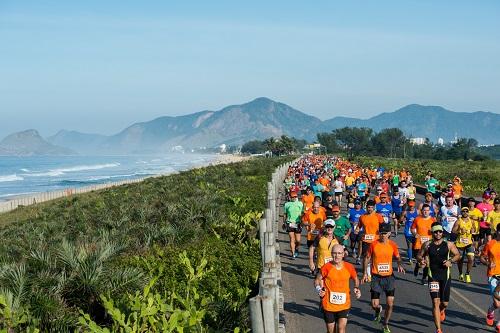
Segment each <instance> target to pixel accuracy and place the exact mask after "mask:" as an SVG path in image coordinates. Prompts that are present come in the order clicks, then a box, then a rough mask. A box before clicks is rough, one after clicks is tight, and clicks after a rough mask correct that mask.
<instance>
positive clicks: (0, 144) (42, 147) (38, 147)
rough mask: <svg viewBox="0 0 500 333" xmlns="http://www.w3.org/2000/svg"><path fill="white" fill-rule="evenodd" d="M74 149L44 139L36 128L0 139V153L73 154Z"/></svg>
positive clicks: (22, 154) (25, 154) (24, 154)
mask: <svg viewBox="0 0 500 333" xmlns="http://www.w3.org/2000/svg"><path fill="white" fill-rule="evenodd" d="M73 154H75V152H74V151H72V150H71V149H68V148H64V147H59V146H56V145H53V144H51V143H49V142H47V141H45V140H44V139H43V138H42V137H41V136H40V134H39V133H38V132H37V131H36V130H33V129H31V130H26V131H22V132H17V133H13V134H11V135H9V136H7V137H5V138H4V139H3V140H2V141H0V155H19V156H29V155H73Z"/></svg>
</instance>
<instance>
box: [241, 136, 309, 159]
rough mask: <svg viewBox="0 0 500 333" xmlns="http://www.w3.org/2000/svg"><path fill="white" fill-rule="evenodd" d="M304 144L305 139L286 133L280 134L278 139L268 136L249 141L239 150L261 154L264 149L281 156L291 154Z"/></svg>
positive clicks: (299, 149) (300, 148)
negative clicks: (292, 136)
mask: <svg viewBox="0 0 500 333" xmlns="http://www.w3.org/2000/svg"><path fill="white" fill-rule="evenodd" d="M305 144H306V141H305V140H299V139H296V138H289V137H288V136H286V135H282V136H281V137H280V138H278V139H275V138H273V137H270V138H268V139H265V140H263V141H260V140H253V141H249V142H247V143H245V144H244V145H243V146H242V148H241V152H242V153H247V154H262V153H264V152H266V151H270V152H272V153H273V154H274V155H276V156H281V155H284V154H291V153H292V152H296V151H301V150H302V149H303V148H304V146H305Z"/></svg>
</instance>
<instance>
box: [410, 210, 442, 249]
mask: <svg viewBox="0 0 500 333" xmlns="http://www.w3.org/2000/svg"><path fill="white" fill-rule="evenodd" d="M434 222H436V219H435V218H434V217H428V218H426V219H425V218H423V217H422V216H417V217H416V218H415V220H413V224H412V225H411V227H410V229H411V230H413V229H417V234H418V235H420V237H415V243H413V249H415V250H420V249H421V248H422V244H423V243H425V242H427V241H429V240H431V239H432V236H431V225H432V224H433V223H434Z"/></svg>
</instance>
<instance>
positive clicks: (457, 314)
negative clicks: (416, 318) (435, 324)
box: [408, 303, 483, 331]
mask: <svg viewBox="0 0 500 333" xmlns="http://www.w3.org/2000/svg"><path fill="white" fill-rule="evenodd" d="M408 305H410V306H413V307H417V308H421V309H422V310H424V311H425V314H424V315H423V316H425V317H427V318H428V319H429V320H430V321H431V322H432V320H433V319H432V306H426V305H422V304H417V303H408ZM419 312H420V311H419ZM413 315H414V311H413ZM421 318H424V317H421ZM450 318H460V319H462V320H465V321H469V322H471V323H474V324H476V325H475V326H471V325H464V324H461V325H460V327H463V328H466V329H471V330H474V331H477V330H478V329H481V328H482V326H483V325H482V324H481V323H480V322H479V321H478V318H477V317H475V316H473V315H471V314H470V313H467V312H463V311H457V310H453V309H450V308H447V309H446V320H445V321H444V322H443V324H445V325H450V324H451V322H450V320H449V319H450Z"/></svg>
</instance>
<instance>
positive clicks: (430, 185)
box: [425, 173, 439, 197]
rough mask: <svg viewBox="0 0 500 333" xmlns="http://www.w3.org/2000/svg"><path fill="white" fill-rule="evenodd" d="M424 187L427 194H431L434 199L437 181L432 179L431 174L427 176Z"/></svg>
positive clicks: (432, 175)
mask: <svg viewBox="0 0 500 333" xmlns="http://www.w3.org/2000/svg"><path fill="white" fill-rule="evenodd" d="M425 186H426V187H427V192H429V193H432V196H433V197H435V195H436V189H437V187H438V186H439V181H438V180H437V179H436V178H434V174H432V173H431V174H430V175H429V179H428V180H426V181H425Z"/></svg>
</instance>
